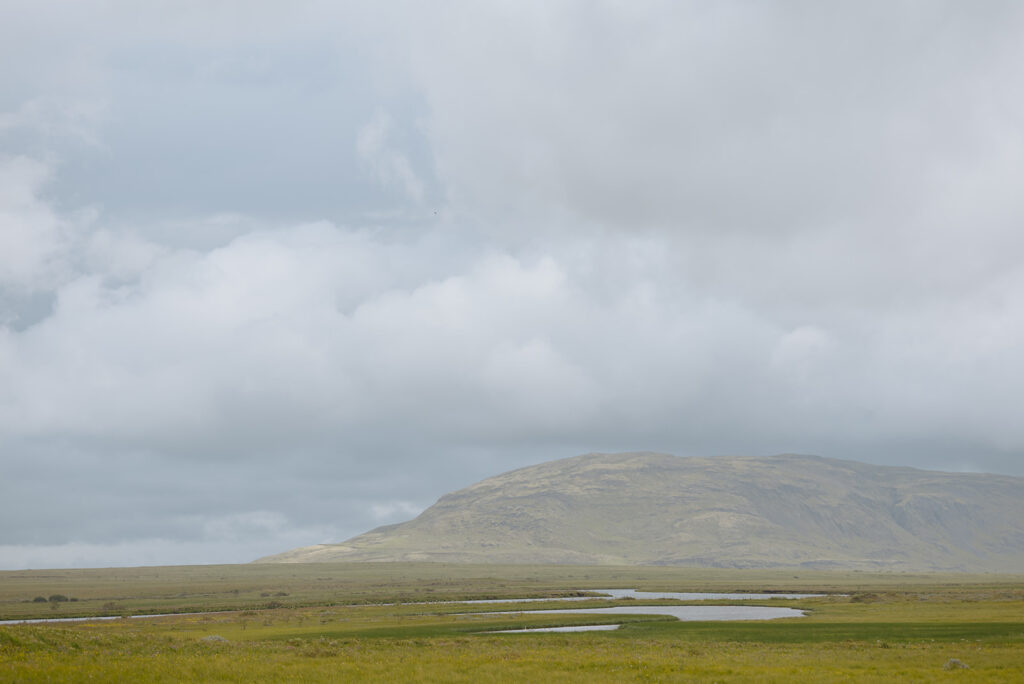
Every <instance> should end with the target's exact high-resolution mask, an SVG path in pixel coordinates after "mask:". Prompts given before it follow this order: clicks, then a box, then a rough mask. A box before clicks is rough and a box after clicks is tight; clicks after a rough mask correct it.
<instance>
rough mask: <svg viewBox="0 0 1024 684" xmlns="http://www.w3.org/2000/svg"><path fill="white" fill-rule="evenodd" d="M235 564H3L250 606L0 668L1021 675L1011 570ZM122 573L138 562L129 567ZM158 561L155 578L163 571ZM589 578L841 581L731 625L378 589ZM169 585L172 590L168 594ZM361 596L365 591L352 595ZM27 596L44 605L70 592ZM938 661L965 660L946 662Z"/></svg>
mask: <svg viewBox="0 0 1024 684" xmlns="http://www.w3.org/2000/svg"><path fill="white" fill-rule="evenodd" d="M240 567H241V568H242V569H241V570H237V571H236V569H235V568H232V567H230V566H215V567H213V568H197V569H174V568H171V569H167V568H159V569H139V570H135V571H111V572H110V573H108V574H106V575H104V574H103V573H100V572H96V571H90V572H87V573H84V574H83V573H82V571H77V572H76V571H56V572H51V573H38V574H31V573H30V574H22V575H20V576H19V577H17V578H15V580H16V581H10V575H11V574H10V573H8V574H7V575H8V576H7V577H4V576H3V575H2V574H0V601H3V600H4V597H8V598H7V601H8V602H7V603H4V604H2V605H4V606H5V610H9V609H8V606H18V607H21V606H25V605H26V604H25V603H24V600H25V598H24V596H25V594H26V592H25V591H24V590H25V589H26V588H30V590H29V592H28V593H29V594H31V593H33V592H39V593H44V592H56V591H61V589H64V591H62V592H61V593H65V594H68V595H72V594H73V593H74V592H81V594H80V595H81V596H82V597H83V598H82V599H81V600H80V601H79V602H77V603H76V605H75V606H74V607H75V608H76V609H80V608H82V605H80V604H85V603H87V602H98V601H103V600H111V596H114V594H113V593H112V592H113V590H114V589H115V588H116V589H117V590H118V593H117V594H116V595H117V596H118V597H120V598H118V600H119V602H121V603H122V604H123V605H146V606H154V607H156V606H159V605H166V604H161V603H160V601H167V600H172V599H174V600H180V601H183V602H184V603H182V604H181V605H189V606H190V607H193V608H199V609H203V608H206V609H209V608H211V607H222V606H224V604H225V603H226V604H228V605H229V606H230V604H232V602H233V601H237V605H238V606H240V607H244V606H246V605H248V606H249V609H243V610H235V611H232V612H228V613H220V614H207V615H176V616H172V617H164V618H153V619H144V620H138V619H121V620H114V621H107V622H91V623H63V624H55V625H13V626H4V627H0V681H3V682H6V681H12V682H33V681H46V682H61V681H68V682H71V681H83V680H95V681H125V680H145V681H155V682H161V681H175V682H177V681H189V680H195V681H232V682H233V681H271V682H274V681H281V682H284V681H308V682H318V681H446V682H462V681H466V682H469V681H472V682H490V681H502V682H504V681H510V680H511V681H555V682H557V681H583V680H585V681H588V682H602V681H737V682H738V681H744V682H746V681H764V682H772V681H778V682H782V681H793V680H799V681H839V680H856V681H893V680H896V681H901V680H902V681H915V682H917V681H946V680H949V679H953V678H961V679H963V678H967V679H969V680H970V681H993V682H1007V681H1024V581H1022V580H1021V578H998V577H993V576H975V577H962V576H936V575H925V576H907V575H889V576H868V577H865V575H863V574H861V573H849V574H833V573H816V574H813V575H809V576H800V575H802V573H796V574H797V575H798V576H797V577H794V576H793V573H785V574H781V573H757V572H749V571H748V572H739V571H737V572H733V573H729V572H719V571H714V572H712V571H704V570H680V569H663V568H627V569H623V568H585V567H575V568H558V567H546V568H544V567H542V568H529V567H523V566H519V567H512V568H511V569H509V568H508V566H503V567H488V566H469V567H467V566H461V567H459V566H454V570H453V566H426V565H406V566H397V565H394V566H387V567H386V568H380V567H376V568H367V567H366V566H360V567H354V568H353V567H347V566H346V567H342V566H338V567H334V568H324V567H323V566H315V567H312V568H310V567H297V566H271V568H272V569H273V570H274V572H270V571H269V570H268V569H267V567H266V566H262V567H260V566H240ZM253 567H255V568H256V570H257V571H255V572H254V571H252V570H250V568H253ZM132 572H136V573H138V576H137V577H135V578H134V579H132V578H131V577H126V575H127V574H129V573H132ZM448 572H451V575H448V574H446V573H448ZM119 573H121V574H119ZM165 573H166V575H167V581H166V583H164V582H162V581H161V580H162V577H160V576H159V575H163V574H165ZM275 573H276V574H275ZM47 574H49V575H51V576H49V577H44V576H43V575H47ZM154 574H155V575H157V576H154ZM190 577H191V579H192V580H193V582H192V583H189V578H190ZM320 578H327V579H320ZM759 580H760V583H759ZM68 587H70V589H69V588H68ZM588 587H589V588H600V587H637V588H645V589H663V590H674V591H686V590H707V589H715V590H724V589H748V590H755V589H756V590H760V589H765V588H768V589H785V590H795V589H801V590H808V591H810V590H815V589H817V590H820V589H823V588H828V589H831V590H838V591H842V592H844V593H846V594H848V595H847V596H843V597H836V596H832V597H828V598H818V599H806V600H800V601H795V602H794V601H781V600H774V601H758V602H756V603H758V604H762V605H790V606H794V607H800V608H804V609H806V610H808V611H809V614H808V616H807V617H805V618H796V619H789V620H778V621H771V622H731V623H730V622H690V623H687V622H678V621H675V620H671V619H665V618H662V617H651V616H629V617H623V616H608V615H604V616H587V617H583V616H574V615H501V614H496V613H500V612H501V611H505V610H509V609H511V608H514V606H512V605H508V604H505V605H502V604H494V605H487V606H474V607H473V608H472V610H485V611H490V612H484V613H479V614H472V615H467V614H465V611H466V610H468V608H467V607H466V606H464V605H463V606H459V605H444V604H427V605H380V604H381V603H384V602H387V601H388V600H391V599H394V598H395V597H396V596H402V597H403V598H407V599H408V600H425V599H430V598H452V597H466V596H471V597H486V596H494V595H498V596H501V595H504V596H509V595H523V594H524V593H533V594H544V593H548V594H558V593H562V594H566V593H571V592H572V591H573V590H574V589H582V588H588ZM235 589H237V590H238V593H237V594H235V593H234V590H235ZM274 592H285V593H287V594H288V596H287V597H278V601H279V602H280V603H283V604H284V605H281V606H280V607H276V608H273V609H254V608H255V607H256V606H259V605H261V604H264V603H267V602H268V597H264V596H262V594H264V593H269V594H270V599H271V600H273V599H274ZM182 593H185V594H186V596H185V597H179V596H178V595H179V594H182ZM15 597H18V598H15ZM358 602H362V603H363V604H364V605H351V604H353V603H358ZM620 603H621V602H620ZM628 603H630V604H633V605H637V604H641V603H642V602H636V601H630V602H628ZM661 603H664V602H661ZM344 604H348V605H344ZM27 605H28V606H29V607H30V608H34V609H35V610H37V611H40V610H41V611H47V612H48V613H49V612H50V611H55V610H68V609H70V608H71V606H69V605H67V604H62V605H61V606H60V607H59V608H58V609H51V608H49V607H48V606H46V605H42V606H39V605H32V604H27ZM569 605H570V604H562V607H567V606H569ZM595 605H597V604H595ZM530 607H531V608H538V607H540V606H536V605H534V606H530ZM549 607H552V608H553V607H555V605H551V606H549ZM47 616H49V615H48V614H47ZM602 621H603V622H616V623H626V624H625V625H624V626H623V627H622V628H621V629H619V630H617V631H614V632H591V633H580V634H512V635H493V634H487V633H486V632H489V631H491V630H495V629H507V628H512V627H528V626H529V627H534V626H549V625H554V624H582V623H587V624H593V623H596V622H602ZM950 659H958V660H959V661H961V662H963V663H965V664H966V665H968V666H969V669H944V667H945V666H946V665H947V663H949V662H950Z"/></svg>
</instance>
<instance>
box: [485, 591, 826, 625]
mask: <svg viewBox="0 0 1024 684" xmlns="http://www.w3.org/2000/svg"><path fill="white" fill-rule="evenodd" d="M593 591H595V592H600V593H602V594H608V595H609V596H610V597H611V598H615V599H622V598H635V599H648V600H649V599H673V600H683V601H711V600H727V601H743V600H748V601H749V600H765V599H801V598H814V597H819V596H824V594H716V593H688V592H687V593H684V592H651V591H636V590H633V589H594V590H593ZM555 600H557V599H555ZM589 614H593V615H668V616H670V617H674V618H676V619H677V620H682V621H684V622H698V621H705V620H713V621H729V620H777V619H779V618H793V617H803V616H804V615H805V612H804V611H802V610H798V609H796V608H777V607H773V606H613V607H610V608H562V609H555V610H517V611H509V612H502V613H488V615H589ZM619 627H621V625H618V624H612V625H575V626H566V627H539V628H533V629H505V630H500V631H496V632H491V634H517V633H528V632H592V631H598V630H600V631H610V630H614V629H618V628H619Z"/></svg>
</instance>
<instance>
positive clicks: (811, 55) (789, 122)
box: [0, 3, 1024, 567]
mask: <svg viewBox="0 0 1024 684" xmlns="http://www.w3.org/2000/svg"><path fill="white" fill-rule="evenodd" d="M79 6H80V3H70V4H68V6H67V8H66V9H67V10H68V12H69V13H70V14H71V15H75V13H76V12H81V11H83V10H80V9H78V8H79ZM189 7H191V6H189V5H187V4H186V5H183V6H181V8H179V10H178V11H175V12H174V13H170V12H169V11H161V10H153V9H147V10H139V9H137V8H135V7H133V6H128V5H119V4H117V3H114V4H103V5H102V6H100V5H97V6H95V7H90V8H89V10H90V12H95V14H88V15H87V16H89V17H90V20H91V21H95V22H96V24H97V27H98V28H97V31H98V34H97V36H96V37H94V38H90V39H89V40H86V39H85V38H84V37H83V36H81V35H79V33H78V32H77V31H76V29H75V24H74V22H72V21H70V20H69V22H54V21H52V20H50V19H48V18H45V17H43V16H41V15H40V14H39V12H38V10H36V9H35V8H34V7H33V6H32V5H31V4H24V5H23V6H16V7H14V8H12V12H11V18H12V21H11V22H10V23H9V24H8V28H6V29H0V38H4V37H6V38H9V39H10V41H7V42H5V41H4V40H0V44H4V45H6V47H5V48H3V49H4V50H6V51H7V53H9V55H16V56H18V57H19V60H17V61H12V60H6V61H5V63H7V64H25V65H28V64H32V65H34V68H35V69H36V73H38V74H39V77H38V80H35V81H34V80H32V79H30V78H28V76H27V73H28V72H27V71H26V70H27V69H28V68H29V67H28V66H12V67H8V68H7V69H6V70H5V71H4V72H2V73H0V94H2V96H3V99H2V100H0V459H2V463H3V466H4V470H5V472H6V473H8V474H9V475H8V476H5V478H4V479H3V482H2V484H0V520H4V521H5V522H4V523H3V524H2V525H0V566H2V567H26V566H42V565H51V566H52V565H105V564H139V563H171V562H214V561H245V560H250V559H251V558H254V557H256V556H259V555H263V554H266V553H272V552H276V551H280V550H283V549H284V548H287V547H289V546H294V545H299V544H306V543H317V542H323V541H340V540H341V539H343V538H345V537H347V536H350V535H353V534H356V533H359V532H362V531H365V530H366V529H368V528H370V527H373V526H375V525H377V524H383V523H387V522H394V521H396V520H400V519H404V518H406V517H408V516H409V515H411V514H413V513H414V512H415V511H416V510H419V509H421V508H423V507H425V506H427V505H429V504H430V503H432V501H433V500H434V499H435V498H436V497H437V496H439V495H441V494H443V493H444V492H446V491H448V490H451V489H454V488H456V487H460V486H464V485H467V484H469V483H471V482H472V481H475V480H477V479H480V478H482V477H486V476H488V475H492V474H496V473H497V472H500V471H502V470H506V469H510V468H513V467H518V466H522V465H526V464H529V463H535V462H540V461H543V460H548V459H551V458H558V457H562V456H570V455H574V454H576V453H579V452H582V451H585V450H607V451H611V450H627V449H658V450H665V451H671V452H674V453H679V454H681V455H686V454H694V455H712V454H718V453H748V454H758V453H775V452H784V451H799V452H813V453H818V454H821V455H826V456H838V457H846V458H856V459H860V460H866V461H871V462H876V463H889V464H896V465H912V466H917V467H930V468H945V469H950V468H953V469H974V470H987V471H996V472H1006V473H1013V474H1024V461H1022V460H1021V455H1022V453H1024V430H1022V428H1021V427H1020V421H1019V420H1017V418H1016V415H1015V414H1016V407H1017V406H1018V405H1020V404H1021V400H1022V397H1021V392H1022V387H1024V354H1022V352H1021V351H1020V350H1021V349H1024V321H1022V319H1021V318H1020V316H1019V315H1017V313H1016V312H1017V310H1018V309H1019V308H1020V307H1019V303H1020V302H1021V301H1022V299H1024V262H1022V255H1024V244H1022V242H1024V237H1022V234H1021V232H1020V231H1019V230H1018V227H1019V226H1020V225H1021V222H1022V219H1024V200H1022V199H1021V198H1020V193H1019V188H1018V187H1017V186H1018V185H1019V182H1018V181H1019V179H1020V177H1021V171H1022V170H1024V169H1022V166H1024V164H1022V162H1024V135H1022V133H1021V128H1020V123H1019V122H1020V121H1022V120H1024V117H1022V114H1024V111H1022V109H1024V93H1022V91H1021V89H1020V87H1019V85H1018V84H1019V83H1020V82H1024V81H1022V79H1021V76H1022V75H1024V74H1021V73H1020V72H1021V67H1020V65H1021V64H1024V54H1021V53H1022V51H1024V48H1022V47H1021V46H1020V42H1019V40H1017V39H1016V37H1017V36H1019V35H1020V30H1021V28H1024V15H1022V12H1021V10H1020V9H1019V8H1018V7H1017V6H1016V5H1015V4H1012V3H1005V4H1000V3H994V4H989V5H986V6H985V7H984V8H975V7H965V6H963V5H960V4H948V5H945V4H941V3H940V4H934V3H930V4H927V5H921V4H916V3H896V4H887V5H881V4H879V5H872V4H868V5H863V4H861V5H849V6H846V7H821V8H807V7H801V8H799V11H797V8H796V7H795V6H793V5H791V4H788V3H777V4H770V5H759V6H756V7H755V6H750V5H748V4H743V3H714V4H711V5H707V4H703V3H682V4H680V3H667V4H663V5H662V4H658V3H649V4H641V5H630V6H628V7H627V6H619V5H615V4H599V5H593V4H590V3H579V4H576V3H565V4H559V5H557V6H550V7H549V6H541V5H530V4H526V5H523V4H522V3H510V4H497V5H489V6H487V7H486V8H485V7H480V6H477V5H459V4H450V5H437V6H431V7H430V8H429V9H427V8H422V7H419V6H418V5H409V6H406V7H404V8H403V10H402V11H401V12H397V11H395V10H394V9H393V8H392V10H390V11H389V10H378V9H373V8H370V7H369V6H348V7H343V8H337V7H333V6H331V7H327V6H322V5H320V4H318V3H306V4H301V5H299V6H298V9H297V10H296V11H295V12H294V13H289V14H288V15H287V16H285V15H284V14H282V13H281V12H280V11H279V10H277V9H276V8H275V6H273V5H272V4H268V5H266V6H263V5H255V6H253V7H254V9H253V10H252V11H251V12H249V11H248V10H247V11H246V12H245V13H242V9H241V7H240V6H235V5H233V4H231V3H224V4H223V5H218V8H217V9H215V10H211V9H209V8H208V7H206V6H205V5H203V6H200V5H196V6H195V7H191V9H189ZM248 7H249V4H246V8H248ZM242 14H245V16H246V19H245V20H244V21H243V22H242V23H241V24H239V23H238V19H239V17H240V16H242ZM83 20H84V19H83ZM129 28H131V30H128V29H129ZM40 45H52V46H53V49H52V50H45V49H42V48H41V47H40ZM40 501H47V502H48V504H47V505H46V506H42V507H41V506H39V505H38V502H40ZM105 559H107V560H105Z"/></svg>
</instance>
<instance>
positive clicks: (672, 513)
mask: <svg viewBox="0 0 1024 684" xmlns="http://www.w3.org/2000/svg"><path fill="white" fill-rule="evenodd" d="M381 560H384V561H398V560H430V561H444V562H487V563H510V562H511V563H585V564H647V565H664V564H670V565H690V566H693V565H697V566H716V567H741V568H756V567H805V568H807V567H810V568H849V569H865V570H869V569H870V570H879V569H892V570H952V571H974V572H985V571H993V572H1022V571H1024V478H1018V477H1009V476H1002V475H983V474H970V473H943V472H931V471H924V470H916V469H913V468H893V467H884V466H875V465H867V464H863V463H857V462H854V461H840V460H834V459H826V458H819V457H814V456H794V455H782V456H772V457H717V458H679V457H676V456H669V455H665V454H653V453H628V454H588V455H585V456H577V457H575V458H567V459H563V460H559V461H552V462H549V463H543V464H540V465H536V466H531V467H528V468H522V469H519V470H515V471H511V472H508V473H504V474H502V475H498V476H496V477H491V478H488V479H486V480H483V481H482V482H479V483H477V484H475V485H472V486H470V487H467V488H465V489H462V490H459V491H456V492H452V493H450V494H447V495H445V496H443V497H441V499H440V500H439V501H438V502H437V503H436V504H434V505H433V506H431V507H430V508H428V509H427V510H425V511H424V512H423V513H422V514H420V515H419V516H418V517H417V518H415V519H414V520H410V521H408V522H405V523H401V524H397V525H389V526H386V527H380V528H377V529H375V530H372V531H370V532H367V533H365V534H362V535H359V536H357V537H354V538H352V539H349V540H348V541H346V542H344V543H341V544H322V545H317V546H310V547H304V548H299V549H294V550H292V551H288V552H285V553H282V554H278V555H275V556H268V557H266V558H262V559H260V560H259V561H257V562H313V561H381Z"/></svg>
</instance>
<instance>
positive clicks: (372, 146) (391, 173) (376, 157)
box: [356, 110, 424, 202]
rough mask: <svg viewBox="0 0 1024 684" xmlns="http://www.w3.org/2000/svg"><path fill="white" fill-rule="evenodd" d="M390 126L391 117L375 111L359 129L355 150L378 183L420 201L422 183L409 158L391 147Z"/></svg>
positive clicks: (422, 190) (422, 192)
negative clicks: (397, 189)
mask: <svg viewBox="0 0 1024 684" xmlns="http://www.w3.org/2000/svg"><path fill="white" fill-rule="evenodd" d="M391 127H392V124H391V117H389V116H388V115H387V114H386V113H385V112H382V111H380V110H378V111H377V112H376V113H375V114H374V116H373V119H371V120H370V122H369V123H367V124H366V125H365V126H363V127H362V128H361V129H360V131H359V135H358V136H357V138H356V151H357V152H358V153H359V157H360V158H361V159H362V160H363V161H364V162H366V163H367V164H368V165H369V167H370V169H372V171H373V174H374V176H375V177H376V178H377V180H378V181H379V182H380V183H382V184H384V185H386V186H387V185H395V186H397V187H398V188H399V189H400V190H402V191H403V192H404V193H405V196H406V197H408V198H409V199H410V200H412V201H414V202H422V201H423V195H424V189H423V181H421V180H420V178H419V176H417V175H416V172H415V171H413V168H412V163H411V162H410V161H409V158H408V157H407V156H406V155H405V154H403V153H402V152H401V151H399V150H397V149H395V148H394V147H392V145H391V142H390V140H389V137H390V134H391Z"/></svg>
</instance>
